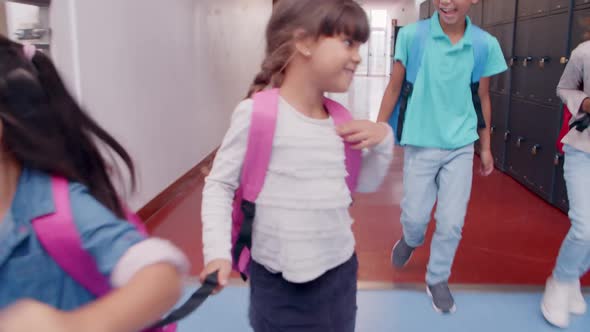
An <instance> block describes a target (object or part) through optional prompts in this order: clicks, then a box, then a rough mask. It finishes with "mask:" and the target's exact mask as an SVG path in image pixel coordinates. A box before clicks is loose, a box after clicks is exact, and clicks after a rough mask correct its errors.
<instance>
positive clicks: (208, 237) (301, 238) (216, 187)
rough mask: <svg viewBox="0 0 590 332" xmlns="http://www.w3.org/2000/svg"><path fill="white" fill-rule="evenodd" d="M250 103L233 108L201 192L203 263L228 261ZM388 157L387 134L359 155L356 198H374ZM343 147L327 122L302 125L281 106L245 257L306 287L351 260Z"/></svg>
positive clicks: (291, 110)
mask: <svg viewBox="0 0 590 332" xmlns="http://www.w3.org/2000/svg"><path fill="white" fill-rule="evenodd" d="M252 107H253V101H252V100H251V99H248V100H245V101H243V102H242V103H240V104H239V105H238V107H237V108H236V110H235V112H234V114H233V117H232V121H231V125H230V128H229V130H228V132H227V134H226V136H225V138H224V140H223V143H222V145H221V147H220V149H219V151H218V152H217V156H216V158H215V162H214V164H213V168H212V170H211V173H210V174H209V176H208V177H207V179H206V183H205V188H204V190H203V207H202V220H203V243H204V255H205V263H208V262H209V261H211V260H213V259H217V258H225V259H231V253H230V251H231V239H230V238H231V209H232V207H231V203H232V200H233V196H234V192H235V189H236V188H237V187H238V185H239V180H240V172H241V166H242V162H243V159H244V156H245V153H246V146H247V138H248V130H249V127H250V118H251V114H252ZM392 156H393V134H392V132H391V131H390V133H389V135H388V136H387V137H386V139H384V141H383V142H382V143H380V144H379V145H378V146H376V147H375V148H373V149H371V150H369V151H365V152H364V157H363V168H362V171H361V174H360V178H359V185H358V191H361V192H368V191H374V190H376V189H377V187H378V186H379V185H380V183H381V182H382V180H383V178H384V176H385V174H386V173H387V170H388V168H389V164H390V162H391V159H392ZM347 174H348V173H347V171H346V166H345V156H344V143H343V141H342V138H341V137H340V136H338V135H337V133H336V131H335V127H334V122H333V120H332V119H331V118H329V119H325V120H318V119H312V118H309V117H307V116H305V115H303V114H302V113H300V112H298V111H297V110H295V109H294V108H293V107H292V106H291V105H289V104H288V103H287V102H286V101H285V100H284V99H282V98H281V99H280V102H279V112H278V117H277V128H276V133H275V138H274V141H273V150H272V155H271V160H270V164H269V169H268V172H267V175H266V178H265V183H264V186H263V188H262V191H261V193H260V195H259V196H258V199H257V201H256V216H255V219H254V229H253V243H252V256H253V258H254V260H256V261H257V262H258V263H260V264H262V265H264V266H265V267H266V268H267V269H269V270H270V271H273V272H282V273H283V277H284V278H285V279H286V280H289V281H291V282H298V283H302V282H307V281H311V280H313V279H315V278H317V277H319V276H321V275H322V274H323V273H325V272H326V271H328V270H330V269H332V268H334V267H336V266H338V265H340V264H342V263H344V262H345V261H346V260H348V259H349V258H350V257H351V255H352V254H353V252H354V247H355V240H354V236H353V234H352V230H351V225H352V222H353V220H352V218H351V216H350V214H349V212H348V208H349V206H350V203H351V195H350V191H349V190H348V187H347V185H346V181H345V178H346V176H347Z"/></svg>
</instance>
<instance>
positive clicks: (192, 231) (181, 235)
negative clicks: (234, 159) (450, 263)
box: [148, 149, 590, 285]
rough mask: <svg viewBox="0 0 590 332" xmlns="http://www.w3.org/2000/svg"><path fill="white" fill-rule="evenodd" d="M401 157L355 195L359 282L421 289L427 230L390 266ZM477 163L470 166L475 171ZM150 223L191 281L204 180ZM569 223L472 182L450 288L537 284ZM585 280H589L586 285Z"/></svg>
mask: <svg viewBox="0 0 590 332" xmlns="http://www.w3.org/2000/svg"><path fill="white" fill-rule="evenodd" d="M402 154H403V151H401V149H399V150H396V152H395V155H396V157H395V161H394V163H393V164H392V166H391V170H390V172H389V174H388V176H387V178H386V180H385V182H384V183H383V185H382V186H381V189H380V190H379V191H378V192H376V193H373V194H362V195H357V197H356V199H355V204H354V207H353V208H352V214H353V216H354V218H355V225H354V231H355V234H356V239H357V252H358V256H359V260H360V272H359V279H360V280H362V281H379V282H392V283H420V282H422V281H423V279H424V273H425V269H426V264H427V261H428V255H429V245H428V244H429V241H430V239H431V237H432V232H433V229H434V227H433V226H434V222H433V223H432V224H431V227H430V229H429V232H428V235H427V242H426V244H427V245H425V246H423V247H421V248H419V249H418V250H417V251H416V253H415V254H414V256H413V257H412V260H411V261H410V263H409V264H408V265H407V266H406V268H405V269H404V270H402V271H396V270H394V269H393V268H392V267H391V264H390V260H389V259H390V258H389V255H390V250H391V246H392V245H393V243H394V242H395V241H396V240H398V239H399V237H400V236H401V226H400V223H399V217H400V205H399V204H400V200H401V195H402V160H403V158H402ZM478 162H479V161H478V160H477V158H476V164H475V165H474V167H476V168H477V167H478ZM191 182H192V185H191V186H187V187H186V188H185V191H184V192H182V193H180V194H179V195H177V197H176V199H175V200H174V201H172V202H171V203H170V204H168V205H167V206H166V207H164V208H163V209H161V210H160V211H158V212H157V213H156V214H155V215H154V216H153V217H152V218H150V219H149V220H148V226H149V228H150V230H151V231H152V232H153V234H155V235H158V236H162V237H165V238H168V239H170V240H172V241H174V242H175V243H177V244H178V245H179V246H180V247H181V248H182V249H183V250H184V251H185V252H186V253H187V254H188V255H189V257H190V259H191V262H192V264H193V266H192V272H193V274H197V273H198V272H199V271H200V270H201V268H202V264H203V263H202V254H201V246H202V242H201V227H200V212H201V206H200V205H201V191H202V189H203V181H202V178H200V179H198V180H197V181H191ZM568 225H569V221H568V219H567V216H566V215H565V214H563V213H562V212H561V211H559V210H557V209H556V208H554V207H552V206H551V205H549V204H547V203H545V202H544V201H543V200H541V199H540V198H538V197H537V196H536V195H534V194H533V193H531V192H529V191H528V190H527V189H526V188H524V187H522V186H521V185H520V184H519V183H517V182H516V181H514V180H513V179H512V178H510V177H509V176H507V175H505V174H503V173H501V172H499V171H495V172H494V173H493V174H492V175H491V176H490V177H488V178H483V177H481V176H479V175H475V176H474V181H473V192H472V196H471V201H470V204H469V209H468V212H467V219H466V222H465V228H464V231H463V240H462V242H461V245H460V247H459V250H458V253H457V257H456V260H455V265H454V267H453V276H452V279H451V282H453V283H461V284H510V285H514V284H518V285H540V284H542V283H544V281H545V278H546V277H547V275H548V274H549V273H550V272H551V269H552V266H553V264H554V260H555V256H556V254H557V251H558V250H559V246H560V244H561V241H562V239H563V237H564V236H565V234H566V233H567V230H568ZM586 281H590V280H589V279H588V278H587V280H586Z"/></svg>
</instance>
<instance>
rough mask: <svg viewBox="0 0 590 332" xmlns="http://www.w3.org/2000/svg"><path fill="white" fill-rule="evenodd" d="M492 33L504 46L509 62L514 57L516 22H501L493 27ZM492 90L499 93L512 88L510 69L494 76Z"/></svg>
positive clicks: (504, 52)
mask: <svg viewBox="0 0 590 332" xmlns="http://www.w3.org/2000/svg"><path fill="white" fill-rule="evenodd" d="M491 31H492V32H491V34H492V35H493V36H494V37H496V39H498V43H499V44H500V47H501V48H502V54H504V58H505V59H506V61H507V62H509V61H510V59H511V58H512V44H513V40H514V23H509V24H501V25H497V26H495V27H493V28H492V29H491ZM490 88H491V89H492V88H493V90H492V91H496V92H499V93H505V94H507V93H509V88H510V70H507V71H505V72H503V73H502V74H500V75H496V76H494V77H493V78H492V85H491V87H490Z"/></svg>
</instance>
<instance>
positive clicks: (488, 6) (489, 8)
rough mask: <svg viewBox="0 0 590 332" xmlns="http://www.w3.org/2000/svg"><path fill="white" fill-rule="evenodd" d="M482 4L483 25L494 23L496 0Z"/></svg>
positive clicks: (496, 15) (496, 17)
mask: <svg viewBox="0 0 590 332" xmlns="http://www.w3.org/2000/svg"><path fill="white" fill-rule="evenodd" d="M589 1H590V0H589ZM482 5H483V12H484V15H483V25H484V26H490V25H493V24H495V23H496V22H497V21H498V13H499V11H498V0H486V1H485V2H484V3H483V4H482Z"/></svg>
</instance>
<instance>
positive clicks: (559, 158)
mask: <svg viewBox="0 0 590 332" xmlns="http://www.w3.org/2000/svg"><path fill="white" fill-rule="evenodd" d="M560 160H561V155H560V154H559V153H556V154H555V156H554V157H553V165H555V166H559V161H560Z"/></svg>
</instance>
